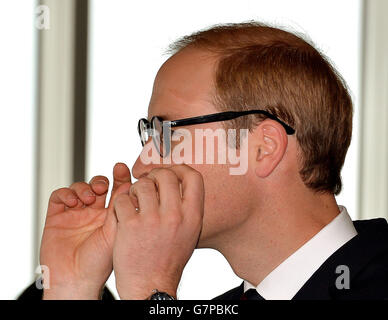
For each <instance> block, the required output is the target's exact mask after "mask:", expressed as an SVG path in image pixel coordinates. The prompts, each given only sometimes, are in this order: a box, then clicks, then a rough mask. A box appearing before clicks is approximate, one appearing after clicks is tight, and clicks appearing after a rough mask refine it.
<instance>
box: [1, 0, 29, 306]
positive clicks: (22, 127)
mask: <svg viewBox="0 0 388 320" xmlns="http://www.w3.org/2000/svg"><path fill="white" fill-rule="evenodd" d="M0 4H1V16H0V39H1V50H0V152H1V157H0V170H1V179H2V181H1V183H0V199H1V204H2V207H1V212H0V217H1V220H0V254H1V255H0V262H1V263H0V275H1V283H0V299H14V298H15V297H16V296H17V295H18V294H19V293H20V292H21V291H22V290H23V289H24V288H25V287H26V286H27V285H29V284H30V282H31V281H32V275H33V274H32V271H33V265H32V264H33V256H32V255H33V253H32V252H33V249H34V248H33V243H34V242H33V241H34V238H33V236H34V233H33V232H34V227H35V226H34V224H33V206H34V201H33V189H34V184H33V183H34V171H33V170H34V166H35V162H34V141H35V135H34V129H35V127H34V124H35V116H36V113H35V111H36V108H35V84H36V78H35V67H36V64H35V63H36V54H35V49H36V47H35V44H36V38H35V35H36V34H35V31H36V30H35V29H34V8H35V1H34V0H12V1H3V0H2V1H0Z"/></svg>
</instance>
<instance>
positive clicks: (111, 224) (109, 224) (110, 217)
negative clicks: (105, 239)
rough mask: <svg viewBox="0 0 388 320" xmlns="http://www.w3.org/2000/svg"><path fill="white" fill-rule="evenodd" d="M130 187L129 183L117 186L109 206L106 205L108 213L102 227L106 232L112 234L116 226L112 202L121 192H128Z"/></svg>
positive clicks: (116, 219) (115, 215)
mask: <svg viewBox="0 0 388 320" xmlns="http://www.w3.org/2000/svg"><path fill="white" fill-rule="evenodd" d="M130 187H131V184H130V183H124V184H122V185H121V186H120V187H118V188H117V190H116V192H115V194H114V195H113V197H112V199H111V201H110V206H109V207H108V214H107V217H106V220H105V224H104V228H105V230H106V231H107V234H114V231H115V230H116V227H117V221H118V218H117V214H116V212H115V208H114V203H115V201H116V199H117V197H118V196H120V195H122V194H126V195H128V194H129V188H130Z"/></svg>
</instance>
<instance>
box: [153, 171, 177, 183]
mask: <svg viewBox="0 0 388 320" xmlns="http://www.w3.org/2000/svg"><path fill="white" fill-rule="evenodd" d="M150 174H151V175H152V176H154V177H155V178H157V179H160V180H164V181H176V180H178V177H177V175H176V174H175V172H174V171H172V170H170V169H168V168H156V169H153V170H152V171H151V172H150Z"/></svg>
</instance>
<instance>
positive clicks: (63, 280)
mask: <svg viewBox="0 0 388 320" xmlns="http://www.w3.org/2000/svg"><path fill="white" fill-rule="evenodd" d="M113 177H114V184H113V188H112V194H111V199H110V203H109V205H108V208H105V200H106V195H107V192H108V188H109V180H108V178H106V177H104V176H96V177H94V178H93V179H92V180H91V181H90V183H89V184H87V183H85V182H77V183H74V184H72V185H71V186H70V187H69V188H62V189H58V190H56V191H54V192H53V193H52V194H51V197H50V200H49V204H48V210H47V217H46V224H45V228H44V231H43V238H42V244H41V250H40V263H41V264H42V265H46V266H48V268H49V272H50V275H49V276H50V278H49V279H50V289H45V290H44V299H99V297H100V294H101V290H102V288H103V286H104V285H105V282H106V280H107V279H108V277H109V275H110V274H111V272H112V252H113V244H114V238H115V235H116V229H117V220H116V216H115V213H114V209H113V202H114V200H115V198H116V197H117V196H118V195H119V194H120V193H122V192H128V189H129V187H130V183H128V182H130V179H131V176H130V172H129V169H128V167H127V166H126V165H125V164H116V165H115V167H114V169H113Z"/></svg>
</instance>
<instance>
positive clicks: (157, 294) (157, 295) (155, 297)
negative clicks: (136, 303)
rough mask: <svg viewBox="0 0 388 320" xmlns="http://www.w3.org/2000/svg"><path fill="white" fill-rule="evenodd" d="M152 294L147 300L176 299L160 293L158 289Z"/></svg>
mask: <svg viewBox="0 0 388 320" xmlns="http://www.w3.org/2000/svg"><path fill="white" fill-rule="evenodd" d="M152 292H153V293H152V295H151V296H149V297H148V299H147V300H175V298H174V297H172V296H170V295H169V294H168V293H166V292H160V291H159V290H158V289H154V290H152Z"/></svg>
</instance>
